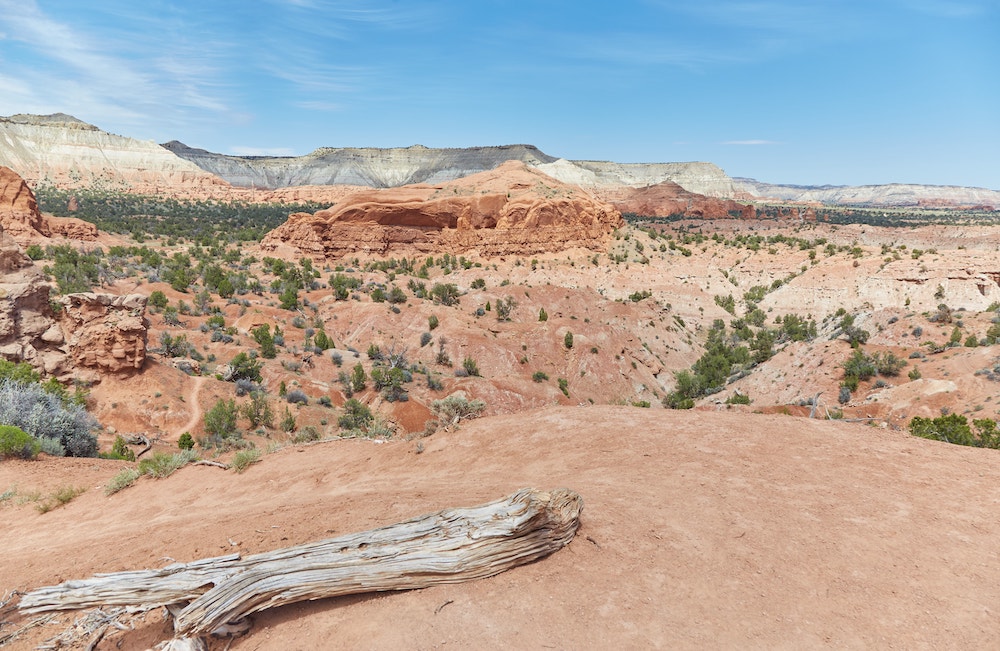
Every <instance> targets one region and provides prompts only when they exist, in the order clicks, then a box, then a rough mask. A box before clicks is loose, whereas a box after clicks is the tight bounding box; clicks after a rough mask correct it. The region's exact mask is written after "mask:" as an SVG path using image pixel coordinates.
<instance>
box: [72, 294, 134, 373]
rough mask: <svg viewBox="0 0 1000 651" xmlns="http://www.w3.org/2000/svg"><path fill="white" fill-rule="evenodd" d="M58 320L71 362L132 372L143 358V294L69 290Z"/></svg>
mask: <svg viewBox="0 0 1000 651" xmlns="http://www.w3.org/2000/svg"><path fill="white" fill-rule="evenodd" d="M62 304H63V310H62V324H63V328H64V330H65V331H66V333H67V335H66V343H67V346H68V351H69V355H70V357H71V358H72V360H73V363H74V364H75V365H76V366H78V367H82V368H87V369H94V370H97V371H99V372H101V373H116V374H120V373H132V372H135V371H137V370H138V369H140V368H142V365H143V362H145V360H146V331H147V329H148V327H149V322H148V321H147V319H146V317H145V313H146V297H145V296H143V295H141V294H129V295H127V296H111V295H109V294H94V293H89V292H88V293H82V294H69V295H67V296H64V297H63V298H62Z"/></svg>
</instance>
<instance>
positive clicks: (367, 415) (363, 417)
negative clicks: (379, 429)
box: [337, 398, 372, 430]
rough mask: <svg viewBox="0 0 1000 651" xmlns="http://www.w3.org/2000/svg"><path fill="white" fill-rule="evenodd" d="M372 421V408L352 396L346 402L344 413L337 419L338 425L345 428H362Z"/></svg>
mask: <svg viewBox="0 0 1000 651" xmlns="http://www.w3.org/2000/svg"><path fill="white" fill-rule="evenodd" d="M371 422H372V412H371V409H369V408H368V406H367V405H365V404H364V403H362V402H361V401H359V400H356V399H354V398H351V399H349V400H348V401H347V402H345V403H344V415H343V416H341V417H340V418H338V419H337V426H338V427H340V429H344V430H361V429H364V428H365V427H366V426H368V425H369V424H371Z"/></svg>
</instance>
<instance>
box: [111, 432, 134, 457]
mask: <svg viewBox="0 0 1000 651" xmlns="http://www.w3.org/2000/svg"><path fill="white" fill-rule="evenodd" d="M111 457H112V458H113V459H118V460H120V461H135V452H133V451H132V449H131V448H129V446H128V445H127V444H126V443H125V439H124V437H122V436H121V434H119V435H117V436H115V442H114V445H112V446H111Z"/></svg>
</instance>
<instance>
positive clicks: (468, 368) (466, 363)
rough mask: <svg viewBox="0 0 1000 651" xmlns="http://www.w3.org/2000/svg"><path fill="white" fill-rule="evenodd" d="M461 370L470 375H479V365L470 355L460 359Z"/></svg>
mask: <svg viewBox="0 0 1000 651" xmlns="http://www.w3.org/2000/svg"><path fill="white" fill-rule="evenodd" d="M462 370H464V371H465V372H466V373H467V374H469V375H471V376H474V377H479V365H478V364H477V363H476V360H474V359H472V358H471V357H466V358H465V359H464V360H462Z"/></svg>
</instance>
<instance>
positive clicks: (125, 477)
mask: <svg viewBox="0 0 1000 651" xmlns="http://www.w3.org/2000/svg"><path fill="white" fill-rule="evenodd" d="M139 477H142V472H141V471H140V470H139V469H138V468H123V469H122V470H121V471H120V472H119V473H118V474H117V475H115V476H114V477H112V478H111V481H109V482H108V483H107V485H105V487H104V494H105V495H114V494H115V493H117V492H118V491H120V490H123V489H126V488H128V487H129V486H131V485H132V484H134V483H135V482H136V481H137V480H138V479H139Z"/></svg>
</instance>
